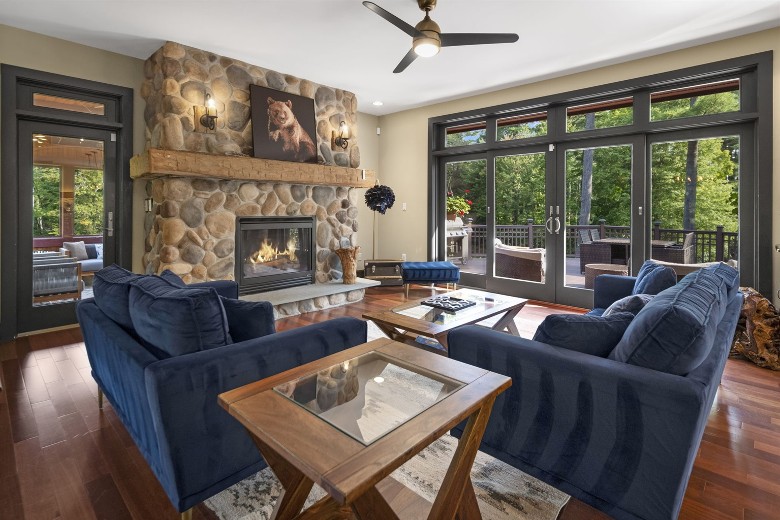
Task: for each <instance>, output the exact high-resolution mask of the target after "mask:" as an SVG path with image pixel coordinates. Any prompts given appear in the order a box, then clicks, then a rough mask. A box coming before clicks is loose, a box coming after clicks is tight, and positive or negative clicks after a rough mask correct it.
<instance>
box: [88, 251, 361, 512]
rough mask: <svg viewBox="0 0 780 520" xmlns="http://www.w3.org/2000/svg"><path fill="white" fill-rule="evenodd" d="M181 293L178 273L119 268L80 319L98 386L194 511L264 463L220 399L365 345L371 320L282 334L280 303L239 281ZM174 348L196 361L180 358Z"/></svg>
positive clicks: (104, 277)
mask: <svg viewBox="0 0 780 520" xmlns="http://www.w3.org/2000/svg"><path fill="white" fill-rule="evenodd" d="M181 285H183V284H181V281H180V279H179V278H178V277H177V276H176V275H173V274H171V273H164V276H162V277H158V276H141V275H135V274H132V273H129V272H127V271H124V270H122V269H120V268H118V267H116V266H111V267H108V268H105V269H103V270H101V271H99V272H98V273H97V274H96V275H95V298H94V299H87V300H83V301H82V302H80V303H79V304H78V307H77V315H78V320H79V323H80V325H81V329H82V332H83V335H84V343H85V344H86V347H87V354H88V356H89V362H90V365H91V367H92V375H93V377H94V378H95V381H97V384H98V386H99V388H100V389H101V390H102V392H103V394H105V396H106V398H108V400H109V401H110V402H111V404H112V405H113V407H114V409H115V410H116V413H117V415H118V416H119V417H120V419H121V420H122V423H123V424H124V425H125V427H126V428H127V431H128V432H129V433H130V435H131V436H132V438H133V440H134V441H135V443H136V445H137V446H138V449H139V450H140V451H141V453H142V454H143V456H144V458H146V461H147V462H148V463H149V466H150V467H151V469H152V471H153V472H154V474H155V475H156V476H157V478H158V480H159V481H160V484H161V485H162V487H163V489H164V490H165V492H166V493H167V495H168V497H169V498H170V500H171V503H172V504H173V505H174V507H176V508H177V509H178V510H179V511H180V512H186V511H188V510H189V509H190V508H191V507H193V506H194V505H196V504H198V503H199V502H201V501H203V500H204V499H206V498H208V497H210V496H212V495H214V494H216V493H218V492H220V491H222V490H224V489H225V488H227V487H229V486H231V485H232V484H235V483H236V482H238V481H240V480H242V479H243V478H246V477H248V476H249V475H252V474H253V473H256V472H257V471H259V470H261V469H262V468H264V467H265V466H266V464H265V461H264V460H263V459H262V458H261V457H260V454H259V452H258V450H257V448H256V447H255V445H254V444H253V442H252V440H251V438H250V437H249V435H248V434H247V433H246V431H245V430H244V428H243V426H241V424H240V423H239V422H238V421H236V420H235V419H233V418H232V417H230V415H229V414H228V413H227V412H226V411H225V410H223V409H222V408H221V407H220V406H219V404H218V403H217V395H218V394H220V393H222V392H225V391H228V390H231V389H234V388H237V387H239V386H242V385H245V384H248V383H251V382H253V381H257V380H259V379H263V378H265V377H268V376H271V375H273V374H276V373H279V372H282V371H284V370H287V369H290V368H293V367H295V366H299V365H301V364H304V363H308V362H310V361H314V360H316V359H319V358H321V357H324V356H327V355H329V354H333V353H335V352H338V351H341V350H343V349H346V348H349V347H352V346H355V345H359V344H361V343H364V342H365V341H366V323H365V322H364V321H362V320H357V319H353V318H339V319H334V320H329V321H327V322H324V323H319V324H314V325H309V326H306V327H301V328H298V329H294V330H290V331H286V332H281V333H276V332H275V330H274V321H273V311H272V307H271V305H270V304H269V303H268V302H246V301H241V300H237V299H235V298H237V296H238V288H237V285H236V283H235V282H229V281H222V282H211V283H206V284H196V285H192V286H189V287H186V288H183V287H181ZM187 292H189V293H187ZM187 294H190V295H194V296H192V298H191V299H194V300H195V303H194V304H191V303H190V302H189V301H187V298H188V296H187ZM215 301H216V305H212V304H214V302H215ZM212 310H216V314H214V315H213V316H216V320H217V321H218V322H221V325H220V323H217V325H218V326H221V327H222V328H223V329H224V330H225V332H226V333H227V334H225V335H224V336H223V338H227V344H224V345H222V346H219V345H214V341H215V340H217V339H219V337H218V336H217V335H215V334H214V331H213V330H212V328H211V326H210V324H209V323H210V319H211V317H213V316H212V315H211V314H210V313H211V311H212ZM126 312H129V318H130V319H131V322H130V326H129V327H128V322H127V319H128V314H127V313H126ZM188 315H189V316H191V317H193V320H192V321H191V322H189V323H186V322H187V321H188ZM214 323H216V322H214ZM183 325H186V327H185V326H183ZM155 329H156V330H155ZM193 331H194V332H195V333H196V334H198V335H199V336H200V338H196V337H192V336H188V334H190V335H191V334H192V333H193ZM209 342H211V343H212V344H210V345H208V344H207V343H209ZM155 343H156V345H155ZM193 344H198V345H199V347H198V349H196V350H194V351H192V350H193V349H192V345H193ZM172 345H176V347H175V348H176V349H185V350H188V349H189V350H190V352H183V353H176V355H174V354H171V352H169V350H170V349H171V346H172Z"/></svg>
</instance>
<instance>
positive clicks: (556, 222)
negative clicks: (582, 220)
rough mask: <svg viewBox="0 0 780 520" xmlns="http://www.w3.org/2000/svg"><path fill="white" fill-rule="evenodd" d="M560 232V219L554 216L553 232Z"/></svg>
mask: <svg viewBox="0 0 780 520" xmlns="http://www.w3.org/2000/svg"><path fill="white" fill-rule="evenodd" d="M560 232H561V219H560V218H558V217H555V234H556V235H557V234H559V233H560Z"/></svg>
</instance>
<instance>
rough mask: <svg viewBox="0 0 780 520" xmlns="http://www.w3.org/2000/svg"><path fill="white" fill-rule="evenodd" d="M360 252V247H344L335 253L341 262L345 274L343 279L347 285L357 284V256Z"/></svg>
mask: <svg viewBox="0 0 780 520" xmlns="http://www.w3.org/2000/svg"><path fill="white" fill-rule="evenodd" d="M359 251H360V246H355V247H342V248H341V249H336V251H335V253H336V254H337V255H339V259H340V260H341V268H342V270H343V273H344V277H343V278H342V279H343V281H344V283H345V284H352V283H355V279H356V278H357V256H358V252H359Z"/></svg>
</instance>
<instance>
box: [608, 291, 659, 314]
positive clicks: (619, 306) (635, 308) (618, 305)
mask: <svg viewBox="0 0 780 520" xmlns="http://www.w3.org/2000/svg"><path fill="white" fill-rule="evenodd" d="M654 296H655V295H654V294H632V295H631V296H626V297H625V298H621V299H619V300H618V301H616V302H615V303H613V304H612V305H610V306H609V307H607V309H606V310H605V311H604V314H602V316H609V315H611V314H615V313H616V312H630V313H631V314H633V315H634V316H636V314H637V313H638V312H639V311H641V310H642V308H643V307H644V306H645V305H647V304H648V303H650V300H652V299H653V297H654Z"/></svg>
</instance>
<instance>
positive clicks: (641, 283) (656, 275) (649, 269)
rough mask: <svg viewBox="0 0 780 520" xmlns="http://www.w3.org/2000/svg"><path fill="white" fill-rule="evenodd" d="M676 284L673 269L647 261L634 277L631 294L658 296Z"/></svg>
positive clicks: (675, 275)
mask: <svg viewBox="0 0 780 520" xmlns="http://www.w3.org/2000/svg"><path fill="white" fill-rule="evenodd" d="M676 283H677V274H675V272H674V269H672V268H671V267H666V266H664V265H659V264H656V263H655V262H653V261H652V260H647V261H646V262H645V263H644V264H642V267H641V269H639V273H638V274H637V275H636V281H635V282H634V289H633V290H632V291H631V294H658V293H659V292H661V291H663V290H664V289H668V288H669V287H672V286H673V285H674V284H676Z"/></svg>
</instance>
